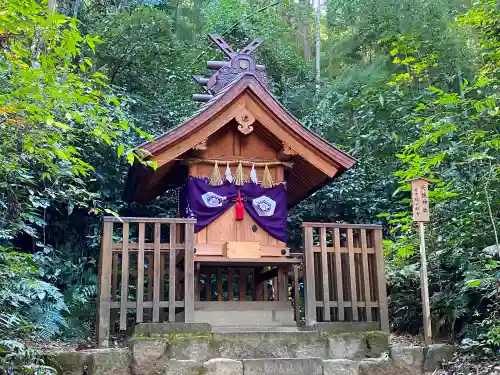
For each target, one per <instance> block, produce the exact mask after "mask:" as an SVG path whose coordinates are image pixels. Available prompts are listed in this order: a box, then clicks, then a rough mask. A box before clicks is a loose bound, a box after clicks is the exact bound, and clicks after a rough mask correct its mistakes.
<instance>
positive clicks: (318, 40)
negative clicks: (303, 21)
mask: <svg viewBox="0 0 500 375" xmlns="http://www.w3.org/2000/svg"><path fill="white" fill-rule="evenodd" d="M320 25H321V0H316V90H319V86H320V79H321V74H320V69H321V30H320Z"/></svg>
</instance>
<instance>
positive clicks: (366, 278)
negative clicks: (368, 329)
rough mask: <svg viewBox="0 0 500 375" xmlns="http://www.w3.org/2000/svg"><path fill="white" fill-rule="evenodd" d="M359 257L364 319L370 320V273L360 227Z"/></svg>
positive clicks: (364, 238)
mask: <svg viewBox="0 0 500 375" xmlns="http://www.w3.org/2000/svg"><path fill="white" fill-rule="evenodd" d="M360 235H361V257H362V263H363V284H364V290H365V304H366V305H365V311H366V321H367V322H371V321H372V306H371V298H370V273H369V272H368V253H367V245H366V229H361V234H360Z"/></svg>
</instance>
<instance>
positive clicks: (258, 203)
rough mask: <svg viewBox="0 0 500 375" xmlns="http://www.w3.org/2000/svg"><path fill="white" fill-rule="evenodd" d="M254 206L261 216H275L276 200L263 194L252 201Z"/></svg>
mask: <svg viewBox="0 0 500 375" xmlns="http://www.w3.org/2000/svg"><path fill="white" fill-rule="evenodd" d="M252 206H253V208H254V209H255V211H257V214H258V215H259V216H273V215H274V210H275V209H276V201H274V200H272V199H271V198H269V197H266V196H265V195H262V196H260V197H258V198H255V199H254V200H253V201H252Z"/></svg>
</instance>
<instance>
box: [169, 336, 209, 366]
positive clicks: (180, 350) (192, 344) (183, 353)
mask: <svg viewBox="0 0 500 375" xmlns="http://www.w3.org/2000/svg"><path fill="white" fill-rule="evenodd" d="M166 350H167V355H168V357H169V358H175V359H183V360H194V361H196V362H198V363H203V362H205V361H207V360H209V359H210V358H214V357H217V355H216V351H215V349H214V348H213V343H212V340H211V339H210V338H207V339H189V338H181V339H173V340H170V341H167V349H166Z"/></svg>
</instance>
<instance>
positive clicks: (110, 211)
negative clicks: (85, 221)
mask: <svg viewBox="0 0 500 375" xmlns="http://www.w3.org/2000/svg"><path fill="white" fill-rule="evenodd" d="M104 212H106V213H107V214H110V215H113V216H114V217H116V218H117V219H118V220H120V221H121V222H122V223H123V220H122V219H121V217H120V215H118V213H117V212H115V211H113V210H111V209H109V208H105V209H104Z"/></svg>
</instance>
